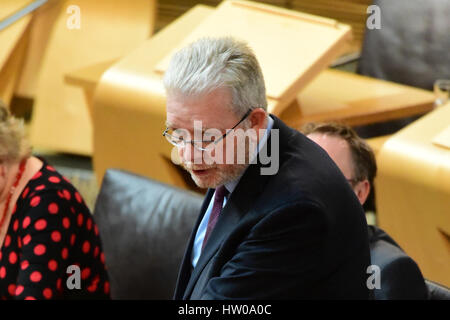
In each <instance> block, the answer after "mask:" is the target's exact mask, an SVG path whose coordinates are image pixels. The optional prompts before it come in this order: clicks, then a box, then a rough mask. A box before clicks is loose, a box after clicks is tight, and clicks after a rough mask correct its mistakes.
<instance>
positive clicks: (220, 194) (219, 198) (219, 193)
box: [202, 185, 228, 250]
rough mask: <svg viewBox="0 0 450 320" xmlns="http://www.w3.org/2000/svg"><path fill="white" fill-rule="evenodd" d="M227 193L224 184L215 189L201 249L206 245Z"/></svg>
mask: <svg viewBox="0 0 450 320" xmlns="http://www.w3.org/2000/svg"><path fill="white" fill-rule="evenodd" d="M227 194H228V190H227V188H225V186H223V185H222V186H220V187H218V188H217V189H216V193H215V196H214V204H213V207H212V210H211V213H210V215H209V220H208V227H207V228H206V232H205V238H204V239H203V244H202V250H203V248H204V247H205V245H206V241H208V238H209V235H210V234H211V231H212V229H214V226H215V225H216V222H217V219H218V218H219V214H220V211H222V206H223V199H224V198H225V196H226V195H227Z"/></svg>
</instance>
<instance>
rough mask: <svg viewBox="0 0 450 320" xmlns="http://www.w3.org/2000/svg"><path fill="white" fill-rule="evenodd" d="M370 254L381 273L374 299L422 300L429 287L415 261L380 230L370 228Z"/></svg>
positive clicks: (426, 296) (426, 294) (425, 296)
mask: <svg viewBox="0 0 450 320" xmlns="http://www.w3.org/2000/svg"><path fill="white" fill-rule="evenodd" d="M369 243H370V255H371V261H372V264H373V265H377V266H378V267H379V268H380V270H381V272H380V288H375V289H374V296H375V299H376V300H399V299H401V300H425V299H427V298H428V288H427V286H426V284H425V279H424V278H423V275H422V273H421V272H420V269H419V267H418V266H417V264H416V262H415V261H414V260H413V259H411V258H410V257H409V256H408V255H407V254H406V253H405V252H404V251H403V250H402V249H401V248H400V246H399V245H398V244H397V243H396V242H395V241H394V240H393V239H392V238H391V237H390V236H389V235H388V234H387V233H386V232H384V231H383V230H382V229H380V228H377V227H375V226H369Z"/></svg>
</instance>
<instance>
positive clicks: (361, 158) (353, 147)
mask: <svg viewBox="0 0 450 320" xmlns="http://www.w3.org/2000/svg"><path fill="white" fill-rule="evenodd" d="M300 131H301V132H302V133H303V134H305V135H308V134H312V133H323V134H327V135H330V136H335V137H339V138H341V139H343V140H345V141H347V143H348V145H349V146H350V151H351V155H352V159H353V167H354V171H355V172H354V175H355V176H354V179H355V180H356V181H363V180H365V179H367V180H368V181H369V183H370V187H371V191H370V194H369V198H368V199H367V200H368V201H367V202H372V203H371V204H368V205H367V206H373V207H374V192H373V189H374V184H373V181H374V179H375V176H376V174H377V163H376V160H375V154H374V152H373V150H372V148H371V147H370V146H369V144H368V143H367V142H366V141H365V140H364V139H362V138H361V137H359V136H358V134H357V133H356V132H355V131H354V130H353V129H352V128H351V127H349V126H346V125H344V124H341V123H334V122H332V123H308V124H306V125H304V126H303V127H302V128H301V130H300ZM364 207H365V208H366V205H365V206H364Z"/></svg>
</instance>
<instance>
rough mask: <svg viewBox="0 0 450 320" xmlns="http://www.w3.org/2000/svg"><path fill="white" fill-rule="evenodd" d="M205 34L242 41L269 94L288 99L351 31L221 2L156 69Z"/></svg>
mask: <svg viewBox="0 0 450 320" xmlns="http://www.w3.org/2000/svg"><path fill="white" fill-rule="evenodd" d="M230 21H233V23H232V24H230V23H229V22H230ZM205 36H213V37H217V36H234V37H236V38H238V39H243V40H245V41H247V42H248V43H249V45H250V47H251V48H252V49H253V51H254V52H255V55H256V57H257V58H258V61H259V63H260V65H261V69H262V71H263V74H264V78H265V81H266V91H267V95H268V97H269V98H271V99H275V100H278V101H279V102H291V101H293V100H294V98H295V96H296V94H297V93H298V92H299V90H301V89H302V88H303V87H304V86H305V85H306V84H307V83H308V82H309V81H310V80H312V78H314V77H315V76H316V75H317V74H318V73H319V72H320V71H322V70H323V68H325V67H326V66H328V65H329V64H330V63H331V62H332V61H333V59H334V58H335V57H336V56H337V55H338V54H339V52H340V51H339V50H340V47H342V45H343V44H344V42H345V41H346V40H348V39H349V37H350V36H351V30H350V27H348V26H345V25H341V24H338V23H337V22H336V21H335V20H331V19H325V18H320V17H316V16H312V15H305V14H301V13H297V12H293V11H292V10H284V9H280V8H277V7H274V6H267V5H262V4H257V3H254V2H248V1H224V2H223V3H222V4H221V5H220V6H219V7H217V9H216V10H215V11H214V12H213V13H212V14H211V15H210V16H209V17H208V18H206V19H205V20H204V21H202V23H200V24H199V25H198V27H197V28H196V29H195V30H194V31H193V32H191V33H190V34H189V35H188V36H187V37H185V39H184V40H183V41H182V42H181V43H180V44H179V45H178V46H177V47H176V48H175V49H174V50H173V51H171V52H170V53H169V55H167V56H166V57H165V58H164V59H163V60H162V61H161V63H160V64H158V66H157V67H156V70H157V71H159V72H161V73H163V72H164V71H165V70H166V68H167V65H168V63H169V61H170V58H171V56H172V54H173V53H174V52H175V51H177V50H179V49H180V48H182V47H184V46H186V45H187V44H189V43H191V42H193V41H195V40H196V39H199V38H201V37H205ZM284 106H285V104H278V105H277V106H276V107H274V109H272V110H269V111H270V112H273V113H275V114H277V113H279V112H281V110H282V108H283V107H284Z"/></svg>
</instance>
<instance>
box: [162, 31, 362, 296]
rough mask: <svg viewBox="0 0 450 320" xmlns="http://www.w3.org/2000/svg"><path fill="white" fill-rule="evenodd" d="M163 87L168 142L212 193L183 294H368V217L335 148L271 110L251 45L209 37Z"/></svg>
mask: <svg viewBox="0 0 450 320" xmlns="http://www.w3.org/2000/svg"><path fill="white" fill-rule="evenodd" d="M164 85H165V88H166V92H167V123H166V125H167V128H166V130H165V131H164V133H163V135H164V136H165V137H166V138H167V140H168V141H169V142H170V143H171V144H173V145H174V146H175V148H176V149H177V152H178V156H179V160H180V161H181V163H182V165H183V167H184V168H185V169H186V170H187V171H188V172H189V173H190V174H191V176H192V178H193V180H194V181H195V183H196V184H197V185H198V186H199V187H202V188H209V190H208V192H207V194H206V197H205V200H204V203H203V206H202V208H201V212H200V215H199V218H198V220H197V222H196V224H195V227H194V230H193V232H192V234H191V238H190V240H189V242H188V244H187V248H186V252H185V255H184V258H183V261H182V265H181V269H180V272H179V276H178V281H177V286H176V289H175V295H174V298H175V299H368V298H369V295H370V293H369V290H368V288H367V286H366V280H367V277H368V274H367V273H366V271H367V267H368V266H369V265H370V255H369V246H368V241H367V224H366V221H365V217H364V213H363V210H362V208H361V206H360V204H359V203H358V200H357V198H356V196H355V194H354V193H353V192H352V189H351V188H350V186H349V184H348V183H347V182H346V180H345V178H344V176H343V175H342V173H341V172H340V171H339V169H338V168H337V167H336V165H335V164H334V163H333V161H332V160H331V159H330V158H329V157H328V155H327V154H326V152H324V151H323V150H322V149H321V148H320V147H318V146H317V145H316V144H315V143H313V142H311V141H310V140H309V139H308V138H306V137H305V136H304V135H302V134H301V133H299V132H298V131H296V130H293V129H291V128H289V127H287V126H286V125H285V124H284V123H283V122H282V121H280V120H279V119H278V118H277V117H275V116H273V115H270V114H268V113H267V111H266V109H267V102H266V92H265V84H264V78H263V75H262V72H261V69H260V66H259V64H258V61H257V59H256V57H255V55H254V54H253V52H252V51H251V49H250V48H249V47H248V46H247V45H246V44H245V43H243V42H240V41H237V40H234V39H232V38H227V37H226V38H205V39H200V40H198V41H196V42H194V43H192V44H190V45H189V46H187V47H185V48H183V49H181V50H180V51H178V52H177V53H176V54H175V55H174V56H173V57H172V59H171V62H170V64H169V67H168V69H167V71H166V74H165V76H164ZM230 129H231V130H230ZM236 142H237V143H236Z"/></svg>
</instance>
